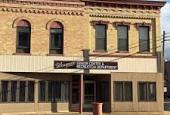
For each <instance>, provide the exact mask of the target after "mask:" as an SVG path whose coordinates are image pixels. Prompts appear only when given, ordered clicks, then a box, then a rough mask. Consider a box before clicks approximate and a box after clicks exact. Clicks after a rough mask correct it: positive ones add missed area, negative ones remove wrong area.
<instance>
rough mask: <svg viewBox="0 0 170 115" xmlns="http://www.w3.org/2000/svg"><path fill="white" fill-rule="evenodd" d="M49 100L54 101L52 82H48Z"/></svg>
mask: <svg viewBox="0 0 170 115" xmlns="http://www.w3.org/2000/svg"><path fill="white" fill-rule="evenodd" d="M48 101H52V82H51V81H49V82H48Z"/></svg>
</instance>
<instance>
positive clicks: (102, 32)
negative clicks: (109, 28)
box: [95, 24, 106, 38]
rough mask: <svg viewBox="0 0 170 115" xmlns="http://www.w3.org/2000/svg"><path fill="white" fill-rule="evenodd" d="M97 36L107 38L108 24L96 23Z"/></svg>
mask: <svg viewBox="0 0 170 115" xmlns="http://www.w3.org/2000/svg"><path fill="white" fill-rule="evenodd" d="M95 28H96V38H105V37H106V25H102V24H101V25H96V26H95Z"/></svg>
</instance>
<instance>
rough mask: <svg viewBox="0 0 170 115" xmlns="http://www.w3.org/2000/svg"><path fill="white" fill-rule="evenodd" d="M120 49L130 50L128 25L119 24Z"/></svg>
mask: <svg viewBox="0 0 170 115" xmlns="http://www.w3.org/2000/svg"><path fill="white" fill-rule="evenodd" d="M117 35H118V51H128V49H129V44H128V25H118V26H117Z"/></svg>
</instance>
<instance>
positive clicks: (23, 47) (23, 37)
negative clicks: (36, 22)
mask: <svg viewBox="0 0 170 115" xmlns="http://www.w3.org/2000/svg"><path fill="white" fill-rule="evenodd" d="M30 36H31V29H30V28H29V27H17V53H30Z"/></svg>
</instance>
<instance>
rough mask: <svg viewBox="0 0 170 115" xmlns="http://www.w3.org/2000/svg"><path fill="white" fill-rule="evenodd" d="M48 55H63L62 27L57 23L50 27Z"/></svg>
mask: <svg viewBox="0 0 170 115" xmlns="http://www.w3.org/2000/svg"><path fill="white" fill-rule="evenodd" d="M50 54H63V25H62V24H61V23H59V22H52V23H51V25H50Z"/></svg>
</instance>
